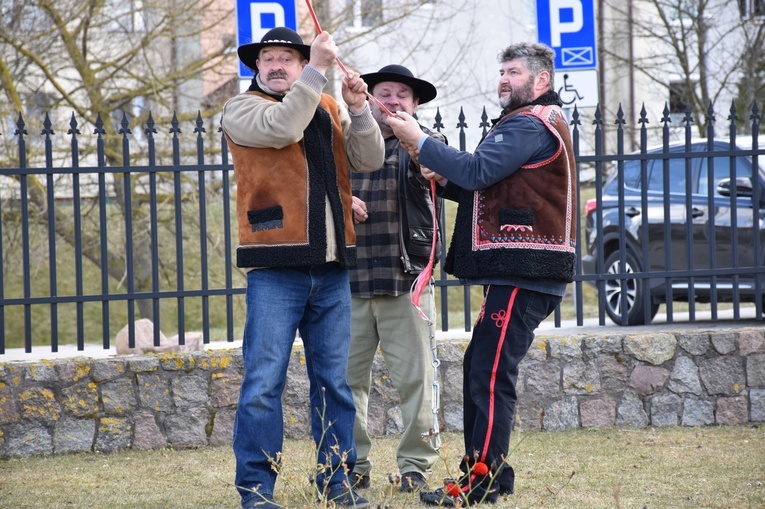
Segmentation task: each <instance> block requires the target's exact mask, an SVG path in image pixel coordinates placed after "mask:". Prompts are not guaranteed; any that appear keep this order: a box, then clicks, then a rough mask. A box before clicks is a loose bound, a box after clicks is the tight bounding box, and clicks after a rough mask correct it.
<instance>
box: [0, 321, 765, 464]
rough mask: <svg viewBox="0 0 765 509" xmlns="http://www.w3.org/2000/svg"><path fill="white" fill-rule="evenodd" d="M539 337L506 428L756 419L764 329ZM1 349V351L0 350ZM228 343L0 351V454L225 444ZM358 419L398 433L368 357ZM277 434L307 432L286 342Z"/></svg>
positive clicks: (232, 377)
mask: <svg viewBox="0 0 765 509" xmlns="http://www.w3.org/2000/svg"><path fill="white" fill-rule="evenodd" d="M623 330H624V331H627V332H621V331H620V332H611V331H604V333H603V334H586V335H585V334H579V335H576V334H574V335H559V336H544V337H538V338H537V340H536V341H535V342H534V344H533V345H532V347H531V350H530V351H529V354H528V356H527V357H526V359H525V360H524V361H523V364H522V365H521V372H520V376H519V388H518V392H519V403H518V405H517V415H516V423H515V425H516V428H518V429H523V430H561V429H571V428H578V427H598V426H614V425H616V426H638V427H644V426H703V425H714V424H725V425H741V424H746V423H749V422H762V421H763V420H765V329H763V328H757V329H737V330H730V331H722V332H721V331H715V332H703V331H692V332H688V331H684V332H674V333H658V334H630V333H629V330H628V329H623ZM466 346H467V341H466V340H462V341H449V342H441V343H440V344H439V347H438V355H439V359H440V361H441V365H440V367H439V369H440V377H441V382H442V395H441V427H442V429H445V430H452V431H459V430H461V429H462V391H461V386H462V356H463V353H464V351H465V348H466ZM1 359H2V358H1V357H0V360H1ZM243 369H244V368H243V363H242V355H241V350H240V349H233V350H217V351H216V350H208V351H206V352H194V353H166V354H153V355H144V356H139V355H128V356H117V357H110V358H107V359H92V358H84V357H77V358H72V359H64V360H56V361H40V362H35V363H29V362H6V363H3V362H0V457H5V458H7V457H17V456H30V455H35V454H63V453H69V452H82V451H101V452H114V451H120V450H124V449H130V448H134V449H149V448H162V447H167V446H168V445H172V446H173V447H175V448H181V447H197V446H205V445H224V444H230V443H231V435H232V429H233V421H234V412H235V408H236V403H237V398H238V393H239V384H240V383H241V380H242V374H243ZM373 380H374V383H373V392H372V394H371V396H370V410H369V415H370V423H369V429H370V431H371V432H372V433H373V434H375V435H378V436H379V435H384V434H396V433H399V432H401V428H402V423H401V416H400V411H399V408H398V406H397V403H398V398H397V396H396V391H395V390H394V389H393V387H392V386H391V384H390V380H389V378H388V376H387V371H386V369H385V365H384V363H383V362H381V360H380V359H379V358H378V359H377V360H376V362H375V365H374V373H373ZM283 400H284V419H285V434H286V435H287V436H288V437H291V438H299V437H307V436H308V434H309V430H310V425H309V404H308V385H307V380H306V373H305V357H304V355H303V351H302V349H301V348H295V349H294V352H293V359H292V362H291V364H290V368H289V375H288V383H287V387H286V389H285V392H284V396H283Z"/></svg>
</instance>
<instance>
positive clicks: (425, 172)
mask: <svg viewBox="0 0 765 509" xmlns="http://www.w3.org/2000/svg"><path fill="white" fill-rule="evenodd" d="M420 173H422V176H423V177H425V178H426V179H428V180H433V179H435V181H436V183H437V184H438V185H439V186H442V187H443V186H445V185H446V183H447V182H448V180H447V179H446V178H444V177H442V176H441V175H439V174H438V173H436V172H434V171H433V170H431V169H430V168H427V167H425V166H423V165H420Z"/></svg>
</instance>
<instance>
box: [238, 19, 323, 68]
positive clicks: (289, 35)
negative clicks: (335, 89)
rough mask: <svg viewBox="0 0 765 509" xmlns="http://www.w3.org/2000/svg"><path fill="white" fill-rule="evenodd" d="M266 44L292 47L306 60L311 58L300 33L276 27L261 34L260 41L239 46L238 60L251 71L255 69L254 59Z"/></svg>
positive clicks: (308, 47) (307, 46)
mask: <svg viewBox="0 0 765 509" xmlns="http://www.w3.org/2000/svg"><path fill="white" fill-rule="evenodd" d="M266 46H285V47H287V48H293V49H296V50H298V51H299V52H300V53H301V54H302V55H303V56H304V57H305V59H306V60H310V59H311V47H310V46H309V45H307V44H303V38H302V37H300V34H298V33H297V32H295V31H294V30H292V29H291V28H287V27H276V28H272V29H271V30H269V31H268V32H266V35H264V36H263V38H262V39H261V40H260V42H251V43H249V44H242V45H241V46H239V49H237V53H238V54H239V60H241V61H242V63H243V64H244V65H246V66H247V67H249V68H250V69H252V70H253V71H257V70H258V67H257V65H255V61H256V60H257V59H258V55H259V54H260V50H262V49H263V48H265V47H266Z"/></svg>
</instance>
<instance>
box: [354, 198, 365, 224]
mask: <svg viewBox="0 0 765 509" xmlns="http://www.w3.org/2000/svg"><path fill="white" fill-rule="evenodd" d="M352 209H353V222H354V223H356V224H358V223H363V222H364V221H366V220H367V217H369V216H368V215H367V204H366V203H364V202H363V201H361V200H360V199H358V198H356V197H355V196H354V197H353V206H352Z"/></svg>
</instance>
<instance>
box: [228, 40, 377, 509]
mask: <svg viewBox="0 0 765 509" xmlns="http://www.w3.org/2000/svg"><path fill="white" fill-rule="evenodd" d="M238 53H239V58H240V59H241V61H242V62H243V63H244V64H245V65H247V66H248V67H250V68H252V69H253V70H255V71H256V74H255V77H254V78H253V80H252V84H251V85H250V88H249V90H248V91H247V92H245V93H243V94H240V95H238V96H236V97H234V98H232V99H230V100H229V101H228V102H227V103H226V105H225V107H224V110H223V117H222V119H221V124H222V126H223V130H224V132H225V134H226V137H227V139H228V142H229V147H230V150H231V155H232V159H233V163H234V173H235V176H236V184H237V217H238V220H239V247H238V248H237V256H236V263H237V266H238V267H241V268H243V269H245V270H246V271H247V294H246V302H247V317H246V321H245V326H244V342H243V344H242V356H243V358H244V365H245V373H244V378H243V380H242V387H241V393H240V398H239V405H238V407H237V411H236V421H235V424H234V454H235V456H236V486H237V489H238V490H239V493H240V495H241V501H242V507H244V508H248V507H253V506H257V507H263V508H276V507H282V506H281V505H278V504H277V503H276V502H275V501H274V496H273V495H274V484H275V483H276V476H277V472H278V467H279V459H280V457H281V452H282V444H283V435H284V430H283V415H282V403H281V396H282V391H283V389H284V386H285V383H286V376H287V366H288V364H289V360H290V356H291V353H292V345H293V342H294V340H295V333H296V331H299V332H300V336H301V338H302V341H303V347H304V350H305V358H306V368H307V370H308V379H309V380H310V390H309V392H310V402H311V410H310V412H311V415H310V418H311V431H312V434H313V438H314V440H315V442H316V444H317V447H318V449H319V450H318V458H317V463H318V464H319V465H322V467H323V468H322V469H321V470H320V471H319V472H318V473H317V475H316V487H317V488H318V490H319V492H320V493H319V494H320V498H321V499H322V500H327V501H329V502H331V503H334V504H335V505H338V506H351V507H367V506H368V505H369V502H368V501H367V500H366V499H364V498H363V497H360V496H359V495H357V494H356V493H355V492H354V491H353V490H352V489H349V484H350V483H349V480H348V478H347V474H346V471H352V470H353V468H354V466H355V462H356V449H355V447H354V443H353V420H354V416H355V409H354V405H353V397H352V395H351V390H350V388H349V386H348V383H347V380H346V366H347V363H348V357H347V355H348V345H349V343H350V320H351V312H350V311H351V305H350V291H349V281H348V267H350V266H352V265H353V264H354V263H355V260H356V252H355V243H356V235H355V232H354V230H353V219H352V201H351V187H350V180H349V179H350V173H351V170H353V171H373V170H376V169H377V168H379V167H380V165H381V164H382V160H383V153H384V146H383V140H382V137H381V135H380V129H379V128H378V127H377V124H376V123H375V121H374V118H373V117H372V114H371V112H370V110H369V107H368V106H367V104H366V90H367V85H366V84H365V83H364V81H363V80H362V79H360V77H359V75H358V74H356V73H351V74H350V75H349V76H346V77H345V78H344V79H343V86H342V95H343V99H344V100H345V103H346V104H347V109H346V107H344V106H340V105H338V104H337V103H336V102H335V100H334V99H333V98H332V97H331V96H329V95H327V94H323V93H322V90H323V88H324V85H325V84H326V83H327V79H326V78H325V76H324V74H325V73H326V71H327V69H329V67H330V66H331V65H332V63H333V62H334V61H335V58H336V56H337V47H336V46H335V43H334V42H333V40H332V36H331V35H330V34H328V33H326V32H323V33H321V34H319V36H317V37H316V39H315V40H314V42H313V44H312V45H311V46H310V47H309V46H307V45H305V44H303V40H302V38H301V37H300V36H299V35H298V34H297V33H296V32H294V31H293V30H290V29H288V28H283V27H280V28H274V29H273V30H270V31H269V32H268V33H266V34H265V35H264V36H263V39H262V40H261V41H260V42H259V43H252V44H246V45H243V46H241V47H240V48H239V51H238Z"/></svg>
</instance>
